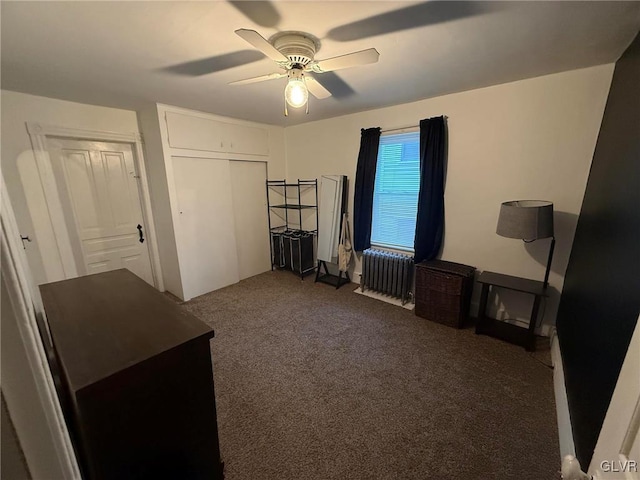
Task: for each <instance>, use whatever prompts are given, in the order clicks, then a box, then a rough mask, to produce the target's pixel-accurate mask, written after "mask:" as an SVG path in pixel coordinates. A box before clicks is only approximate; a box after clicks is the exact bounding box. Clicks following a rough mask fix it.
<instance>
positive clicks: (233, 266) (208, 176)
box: [172, 157, 240, 300]
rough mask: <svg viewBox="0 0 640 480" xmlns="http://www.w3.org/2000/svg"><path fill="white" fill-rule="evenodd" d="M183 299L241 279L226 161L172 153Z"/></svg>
mask: <svg viewBox="0 0 640 480" xmlns="http://www.w3.org/2000/svg"><path fill="white" fill-rule="evenodd" d="M172 165H173V176H174V181H175V187H176V197H177V198H176V200H177V206H178V212H177V216H178V219H179V220H178V231H176V238H177V241H178V256H179V261H180V276H181V277H182V287H183V294H184V300H189V299H191V298H193V297H197V296H198V295H203V294H205V293H208V292H212V291H213V290H217V289H219V288H222V287H226V286H227V285H231V284H233V283H237V282H238V281H240V278H239V274H238V250H237V246H236V234H235V223H234V211H233V197H232V193H231V172H230V166H229V161H228V160H214V159H210V158H190V157H172Z"/></svg>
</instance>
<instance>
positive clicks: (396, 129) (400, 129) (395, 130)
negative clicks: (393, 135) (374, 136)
mask: <svg viewBox="0 0 640 480" xmlns="http://www.w3.org/2000/svg"><path fill="white" fill-rule="evenodd" d="M442 117H443V118H444V119H445V120H448V119H449V117H448V116H446V115H442ZM414 128H418V129H419V128H420V125H409V126H408V127H398V128H388V129H386V130H380V133H390V132H401V131H403V130H411V129H414Z"/></svg>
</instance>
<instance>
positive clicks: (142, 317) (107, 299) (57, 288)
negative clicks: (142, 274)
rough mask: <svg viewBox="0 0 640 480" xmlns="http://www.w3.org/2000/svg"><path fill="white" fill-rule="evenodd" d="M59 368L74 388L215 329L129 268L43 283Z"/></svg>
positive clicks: (206, 335) (43, 296) (42, 291)
mask: <svg viewBox="0 0 640 480" xmlns="http://www.w3.org/2000/svg"><path fill="white" fill-rule="evenodd" d="M40 292H41V294H42V301H43V303H44V308H45V312H46V314H47V319H48V322H49V328H50V330H51V336H52V338H53V343H54V347H55V350H56V352H57V354H58V361H59V363H60V368H61V369H62V370H63V372H64V375H65V377H66V379H67V381H68V382H69V386H70V388H71V389H72V390H76V391H77V390H79V389H81V388H83V387H85V386H88V385H90V384H92V383H95V382H97V381H100V380H102V379H103V378H106V377H108V376H109V375H112V374H114V373H117V372H119V371H121V370H124V369H126V368H128V367H131V366H133V365H135V364H137V363H139V362H141V361H144V360H147V359H149V358H151V357H154V356H156V355H158V354H160V353H162V352H165V351H167V350H170V349H172V348H174V347H177V346H179V345H182V344H184V343H187V342H189V341H191V340H194V339H196V338H202V337H203V338H211V337H213V334H214V333H213V329H212V328H211V327H209V326H208V325H207V324H205V323H204V322H202V321H201V320H199V319H197V318H196V317H194V316H193V315H191V314H189V313H187V312H186V311H184V309H182V308H181V307H180V306H179V305H178V304H176V303H175V302H173V301H172V300H170V299H169V298H167V297H166V296H165V295H163V294H162V293H160V292H158V291H157V290H156V289H154V288H153V287H151V286H150V285H148V284H147V283H146V282H145V281H144V280H142V279H140V278H138V277H137V276H136V275H134V274H133V273H131V272H129V271H128V270H125V269H121V270H114V271H111V272H105V273H99V274H96V275H88V276H85V277H78V278H74V279H71V280H63V281H60V282H54V283H48V284H46V285H41V286H40Z"/></svg>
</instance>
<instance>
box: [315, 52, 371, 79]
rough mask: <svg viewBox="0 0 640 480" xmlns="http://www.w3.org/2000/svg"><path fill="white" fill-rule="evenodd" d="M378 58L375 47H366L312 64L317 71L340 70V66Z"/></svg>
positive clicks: (352, 65)
mask: <svg viewBox="0 0 640 480" xmlns="http://www.w3.org/2000/svg"><path fill="white" fill-rule="evenodd" d="M378 58H380V54H379V53H378V51H377V50H376V49H375V48H368V49H367V50H361V51H359V52H353V53H347V54H346V55H340V56H339V57H332V58H327V59H325V60H320V61H319V62H318V63H316V64H315V65H314V66H313V71H314V72H317V73H322V72H333V71H334V70H340V69H342V68H349V67H356V66H358V65H366V64H368V63H376V62H377V61H378Z"/></svg>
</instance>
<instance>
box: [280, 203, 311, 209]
mask: <svg viewBox="0 0 640 480" xmlns="http://www.w3.org/2000/svg"><path fill="white" fill-rule="evenodd" d="M270 207H271V208H288V209H291V210H303V209H305V208H316V206H315V205H297V204H293V203H287V204H283V205H270Z"/></svg>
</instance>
